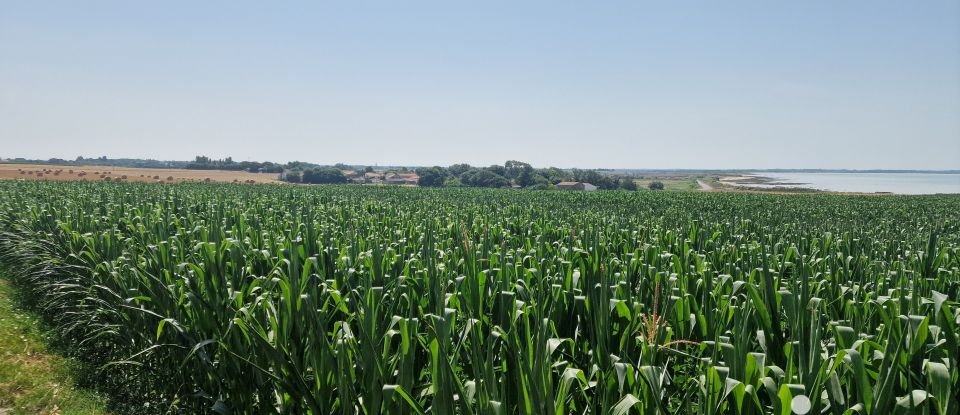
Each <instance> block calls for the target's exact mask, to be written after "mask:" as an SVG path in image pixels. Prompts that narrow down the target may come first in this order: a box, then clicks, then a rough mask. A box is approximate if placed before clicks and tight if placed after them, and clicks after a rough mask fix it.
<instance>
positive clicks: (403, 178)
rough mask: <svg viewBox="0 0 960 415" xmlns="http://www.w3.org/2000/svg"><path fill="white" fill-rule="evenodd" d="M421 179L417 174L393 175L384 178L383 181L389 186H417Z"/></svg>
mask: <svg viewBox="0 0 960 415" xmlns="http://www.w3.org/2000/svg"><path fill="white" fill-rule="evenodd" d="M419 179H420V176H418V175H417V174H416V173H402V174H401V173H391V174H387V175H386V176H384V178H383V180H384V182H386V183H387V184H401V185H416V184H417V180H419Z"/></svg>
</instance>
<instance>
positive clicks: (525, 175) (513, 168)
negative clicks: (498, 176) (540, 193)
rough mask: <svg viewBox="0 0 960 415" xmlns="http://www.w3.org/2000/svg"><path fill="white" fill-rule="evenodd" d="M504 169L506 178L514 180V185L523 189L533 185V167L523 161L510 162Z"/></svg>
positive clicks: (505, 164) (504, 165)
mask: <svg viewBox="0 0 960 415" xmlns="http://www.w3.org/2000/svg"><path fill="white" fill-rule="evenodd" d="M503 167H504V170H505V171H506V174H505V176H506V178H508V179H510V180H513V182H514V183H516V184H518V185H520V186H523V187H527V186H530V185H532V184H533V182H534V180H533V177H534V172H533V166H531V165H529V164H527V163H524V162H522V161H516V160H509V161H507V162H506V163H504V164H503Z"/></svg>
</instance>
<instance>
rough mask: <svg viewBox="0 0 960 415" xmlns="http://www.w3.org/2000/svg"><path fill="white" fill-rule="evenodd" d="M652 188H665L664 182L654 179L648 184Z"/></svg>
mask: <svg viewBox="0 0 960 415" xmlns="http://www.w3.org/2000/svg"><path fill="white" fill-rule="evenodd" d="M647 187H648V188H650V190H663V182H661V181H658V180H654V181H652V182H650V184H648V185H647Z"/></svg>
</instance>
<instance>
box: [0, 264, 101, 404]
mask: <svg viewBox="0 0 960 415" xmlns="http://www.w3.org/2000/svg"><path fill="white" fill-rule="evenodd" d="M13 296H14V292H13V289H12V288H11V287H10V285H9V283H8V282H7V281H6V280H4V279H0V414H2V415H13V414H24V415H27V414H30V415H35V414H79V415H98V414H106V413H107V412H106V411H105V410H104V403H103V400H102V399H100V398H98V397H97V396H95V395H94V394H92V393H90V392H87V391H82V390H78V389H76V388H74V382H73V379H72V378H71V371H70V369H69V367H70V365H69V363H68V361H67V359H65V358H63V357H60V356H57V355H55V354H52V353H50V352H48V351H47V349H46V346H45V343H44V336H42V335H41V333H40V331H39V330H38V328H37V327H38V322H37V321H36V320H35V319H34V318H32V317H31V316H30V315H28V314H26V313H23V312H21V311H19V310H17V309H16V308H15V307H14V302H13Z"/></svg>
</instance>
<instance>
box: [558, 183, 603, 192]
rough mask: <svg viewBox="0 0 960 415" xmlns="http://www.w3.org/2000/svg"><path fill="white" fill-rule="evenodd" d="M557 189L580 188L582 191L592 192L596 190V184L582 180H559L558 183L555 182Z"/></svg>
mask: <svg viewBox="0 0 960 415" xmlns="http://www.w3.org/2000/svg"><path fill="white" fill-rule="evenodd" d="M557 189H559V190H582V191H587V192H592V191H594V190H597V186H594V185H592V184H590V183H583V182H560V183H557Z"/></svg>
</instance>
